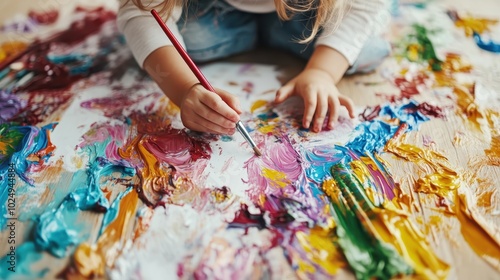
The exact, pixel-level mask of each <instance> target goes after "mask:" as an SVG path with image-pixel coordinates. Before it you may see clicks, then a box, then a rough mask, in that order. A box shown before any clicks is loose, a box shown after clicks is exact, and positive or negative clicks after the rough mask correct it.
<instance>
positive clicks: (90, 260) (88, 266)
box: [74, 190, 139, 277]
mask: <svg viewBox="0 0 500 280" xmlns="http://www.w3.org/2000/svg"><path fill="white" fill-rule="evenodd" d="M138 201H139V196H138V195H137V192H135V191H133V190H132V191H131V192H129V193H128V194H126V195H125V197H123V199H122V201H121V202H120V210H119V211H118V215H117V217H116V219H115V220H114V221H113V222H111V223H110V224H109V225H108V227H107V228H106V229H105V230H104V232H103V233H102V235H101V236H100V237H99V239H98V240H97V243H96V244H92V245H89V244H85V243H83V244H80V246H78V248H77V249H76V252H75V254H74V264H75V268H76V270H77V271H78V272H79V273H80V274H81V275H82V276H84V277H96V276H103V275H104V271H105V267H112V266H113V264H114V262H115V260H116V259H117V258H118V256H119V254H120V249H121V246H123V243H124V241H125V239H126V236H125V231H126V230H127V229H128V228H129V226H130V223H133V221H134V219H135V212H136V208H137V203H138Z"/></svg>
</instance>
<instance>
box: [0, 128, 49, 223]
mask: <svg viewBox="0 0 500 280" xmlns="http://www.w3.org/2000/svg"><path fill="white" fill-rule="evenodd" d="M54 127H55V124H49V125H46V126H44V127H42V128H37V127H35V126H16V125H11V124H3V125H1V126H0V136H2V135H9V133H12V132H14V133H16V134H18V135H21V136H22V140H21V141H19V143H14V146H13V147H12V148H13V153H12V154H6V155H2V156H1V158H0V229H3V228H5V225H6V222H7V219H6V217H10V216H11V215H8V213H7V207H6V202H7V201H8V194H9V193H8V189H9V188H8V187H9V185H8V179H7V178H8V176H9V174H15V177H14V178H15V180H16V183H15V188H19V187H20V183H22V182H25V183H26V184H28V185H30V186H32V185H33V180H32V179H30V178H28V176H27V175H26V172H27V171H28V170H29V168H30V166H32V165H34V164H38V162H33V161H30V160H29V159H28V156H29V155H32V154H35V153H38V152H39V151H40V150H43V149H45V148H47V145H48V144H49V138H48V132H49V130H53V129H54ZM5 137H8V136H5ZM50 156H51V155H50V154H49V155H46V156H44V157H43V160H45V161H46V160H47V159H48V158H49V157H50ZM9 168H10V170H9ZM9 171H10V172H9ZM11 176H12V175H11ZM19 179H20V180H19Z"/></svg>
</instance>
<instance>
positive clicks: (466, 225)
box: [455, 191, 500, 269]
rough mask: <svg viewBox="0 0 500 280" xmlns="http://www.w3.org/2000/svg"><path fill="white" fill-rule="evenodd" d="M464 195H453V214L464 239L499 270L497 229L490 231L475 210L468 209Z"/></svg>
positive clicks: (499, 246) (499, 238)
mask: <svg viewBox="0 0 500 280" xmlns="http://www.w3.org/2000/svg"><path fill="white" fill-rule="evenodd" d="M470 206H471V205H469V203H468V198H467V196H466V195H465V194H464V193H459V192H458V191H457V192H456V194H455V212H456V215H457V218H458V220H459V221H460V224H461V227H460V230H461V232H462V235H463V237H464V239H465V240H466V241H467V243H469V245H470V246H471V248H472V249H473V250H474V252H476V254H478V255H479V256H480V257H483V258H484V259H485V260H486V261H488V262H489V263H490V264H491V265H493V266H494V267H495V268H496V269H500V236H499V231H498V229H497V228H495V229H494V230H492V229H491V228H490V226H489V225H488V224H487V223H486V221H485V220H484V219H483V217H482V216H480V215H479V214H478V213H477V210H476V209H474V208H471V207H470Z"/></svg>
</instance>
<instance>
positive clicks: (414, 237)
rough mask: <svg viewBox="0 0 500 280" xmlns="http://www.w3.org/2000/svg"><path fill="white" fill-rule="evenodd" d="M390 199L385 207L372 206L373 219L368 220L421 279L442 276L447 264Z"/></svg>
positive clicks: (441, 277) (446, 273) (445, 271)
mask: <svg viewBox="0 0 500 280" xmlns="http://www.w3.org/2000/svg"><path fill="white" fill-rule="evenodd" d="M390 204H391V202H387V203H386V204H384V207H385V209H381V208H377V209H375V212H376V213H377V214H376V219H373V220H371V223H372V224H373V229H374V230H375V231H376V233H377V236H380V238H381V239H382V240H383V241H384V242H386V243H389V244H392V245H393V246H394V248H396V250H397V251H398V253H399V254H400V255H401V256H402V257H403V258H404V259H405V261H406V262H408V263H409V264H410V265H411V266H412V267H413V268H414V269H415V273H416V274H417V275H419V276H422V277H423V278H425V279H446V277H447V276H448V271H449V265H448V264H446V263H445V262H443V261H442V260H440V259H439V258H438V257H437V255H436V254H434V251H433V250H432V248H431V246H430V244H429V243H428V241H427V239H426V238H425V236H424V235H423V234H422V233H421V232H420V231H419V230H418V228H417V227H416V226H415V225H414V224H413V223H412V222H411V220H410V218H409V216H408V214H407V213H405V212H403V211H397V209H396V208H395V207H394V206H391V205H390Z"/></svg>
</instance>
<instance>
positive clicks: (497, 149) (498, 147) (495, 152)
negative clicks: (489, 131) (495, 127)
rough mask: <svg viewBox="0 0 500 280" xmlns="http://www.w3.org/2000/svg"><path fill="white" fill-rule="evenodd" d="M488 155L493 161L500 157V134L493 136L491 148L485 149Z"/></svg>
mask: <svg viewBox="0 0 500 280" xmlns="http://www.w3.org/2000/svg"><path fill="white" fill-rule="evenodd" d="M484 153H485V154H486V156H487V157H488V158H489V159H490V162H491V163H495V162H497V161H494V159H497V160H498V159H500V135H496V136H493V137H491V143H490V148H489V149H486V150H484ZM491 165H495V164H491Z"/></svg>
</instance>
